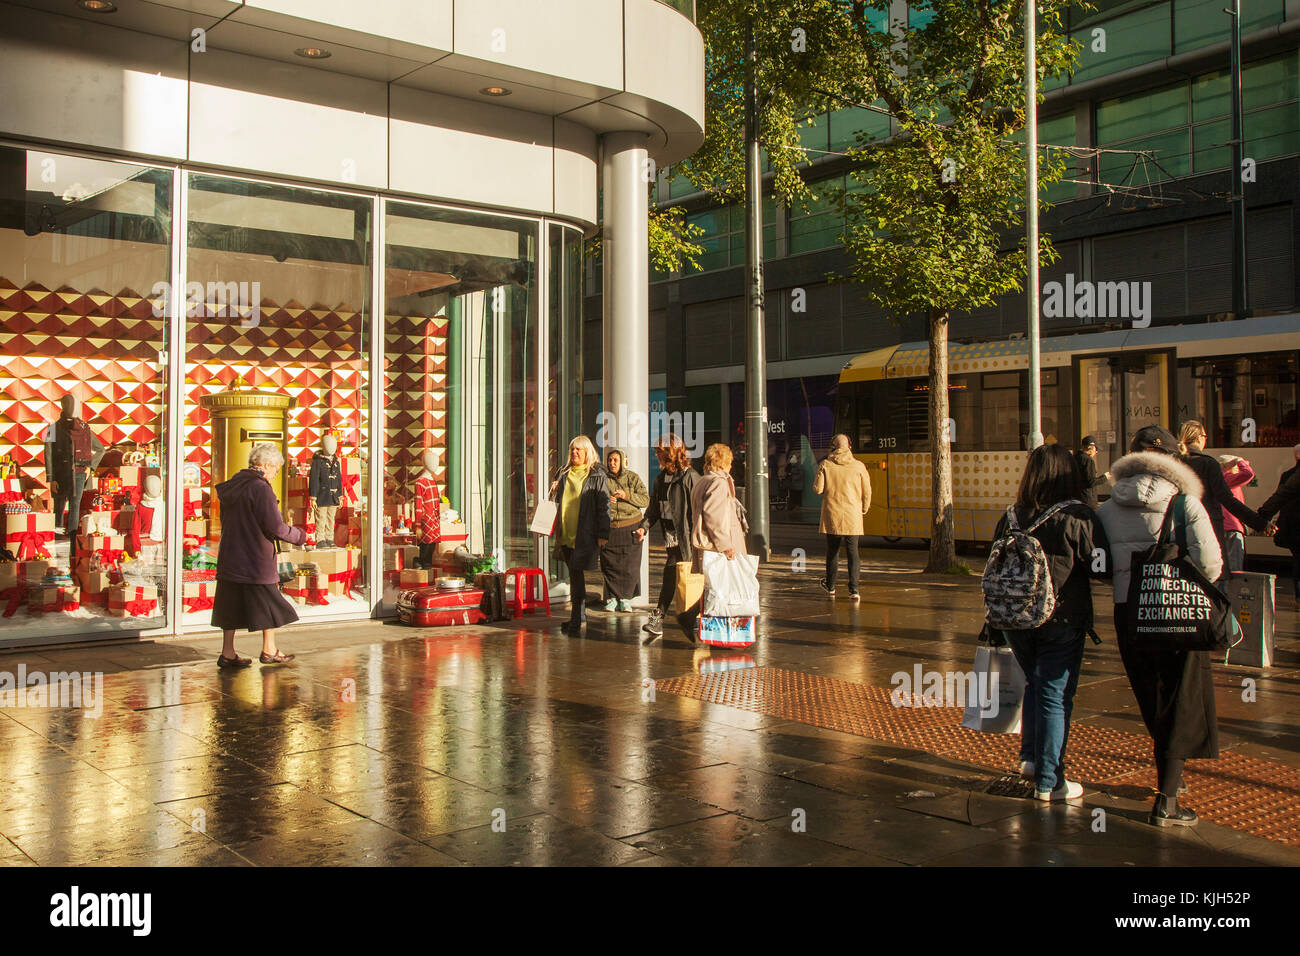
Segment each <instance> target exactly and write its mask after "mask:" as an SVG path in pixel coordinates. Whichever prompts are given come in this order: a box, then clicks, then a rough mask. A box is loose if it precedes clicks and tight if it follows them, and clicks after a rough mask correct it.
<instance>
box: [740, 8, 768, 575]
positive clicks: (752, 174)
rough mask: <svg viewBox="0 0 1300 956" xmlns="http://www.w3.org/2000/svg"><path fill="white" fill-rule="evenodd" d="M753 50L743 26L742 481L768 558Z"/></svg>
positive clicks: (755, 541)
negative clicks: (743, 356)
mask: <svg viewBox="0 0 1300 956" xmlns="http://www.w3.org/2000/svg"><path fill="white" fill-rule="evenodd" d="M757 71H758V50H757V48H756V47H755V45H754V23H753V20H752V19H751V20H749V21H748V22H747V23H746V25H745V223H746V226H745V280H746V281H745V300H746V301H745V307H746V315H747V318H748V321H747V322H746V323H745V479H746V485H747V488H748V494H747V495H746V497H747V498H748V499H749V500H748V501H747V502H746V505H747V507H748V512H749V544H750V551H751V552H752V553H754V554H757V555H758V556H759V557H760V558H761V559H762V560H764V561H766V560H768V559H769V558H770V557H771V538H770V537H769V533H768V529H769V526H768V500H767V351H766V345H765V342H764V335H763V167H762V165H761V164H760V162H759V152H758V89H757V82H756V79H755V77H756V75H757Z"/></svg>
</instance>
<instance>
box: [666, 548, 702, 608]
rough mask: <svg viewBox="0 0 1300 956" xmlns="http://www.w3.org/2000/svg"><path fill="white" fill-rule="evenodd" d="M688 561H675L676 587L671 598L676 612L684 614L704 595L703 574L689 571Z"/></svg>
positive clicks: (689, 563)
mask: <svg viewBox="0 0 1300 956" xmlns="http://www.w3.org/2000/svg"><path fill="white" fill-rule="evenodd" d="M691 567H692V565H691V562H690V561H678V562H677V588H676V590H675V592H674V595H673V598H674V601H675V607H676V608H677V613H678V614H685V613H686V612H687V611H690V610H691V609H692V608H694V607H695V606H696V605H697V604H699V603H700V598H702V597H703V596H704V575H703V574H695V573H694V572H692V571H691Z"/></svg>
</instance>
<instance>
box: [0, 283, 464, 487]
mask: <svg viewBox="0 0 1300 956" xmlns="http://www.w3.org/2000/svg"><path fill="white" fill-rule="evenodd" d="M446 325H447V320H446V319H445V318H441V317H435V318H422V317H406V316H390V317H389V318H388V329H389V331H388V334H387V335H386V339H387V341H386V342H385V346H386V347H387V349H388V355H389V359H388V362H387V372H386V375H385V379H386V381H385V387H386V389H387V396H386V401H385V410H384V411H385V418H386V420H387V427H386V429H385V432H386V435H385V438H386V449H387V450H388V454H387V455H386V457H387V458H389V459H391V461H390V467H391V465H396V466H397V467H398V469H399V471H400V478H401V480H402V481H403V482H404V483H405V481H406V479H407V477H408V474H407V473H409V480H410V482H413V481H414V477H415V474H417V473H418V463H419V457H420V450H421V449H422V448H424V447H439V446H443V445H444V442H445V438H444V436H445V429H446V407H447V405H446V402H447V396H446V361H447V356H446V343H447V338H446V335H447V331H446ZM361 336H362V319H361V316H360V315H359V314H358V313H357V311H356V310H355V309H353V308H350V307H348V306H342V305H341V306H336V307H334V308H330V307H325V306H320V305H316V306H313V307H312V308H307V307H305V306H303V305H301V304H299V303H297V302H289V303H286V304H285V305H283V306H280V305H276V304H275V303H272V302H269V301H265V300H264V301H263V302H262V304H261V316H260V321H259V323H258V324H257V325H256V326H252V327H249V328H244V327H243V325H242V323H241V322H240V320H239V319H238V318H213V317H204V318H194V319H191V320H189V323H188V332H187V346H186V352H187V354H186V363H185V369H186V376H185V393H186V400H187V401H186V424H185V432H186V439H187V444H186V449H187V450H186V455H185V457H186V460H187V461H193V462H196V463H197V464H198V465H199V466H200V467H201V468H202V469H203V480H204V482H205V483H206V481H207V479H208V477H209V476H208V473H207V466H208V464H209V459H210V452H209V448H208V441H209V439H210V438H211V433H210V431H209V428H208V423H209V416H208V412H207V411H206V410H205V409H203V408H201V407H200V406H199V404H198V400H199V397H200V396H201V395H206V394H210V393H213V392H219V391H222V390H224V389H226V388H228V387H230V386H231V385H233V384H234V383H235V381H236V379H238V378H241V377H242V378H243V379H244V380H245V381H246V382H247V383H248V384H249V385H251V386H254V387H259V388H266V389H270V390H275V391H279V392H283V393H285V394H287V395H290V396H292V397H293V398H294V399H295V406H294V408H293V409H291V410H290V413H289V419H290V420H289V448H290V456H291V457H292V458H294V459H296V460H298V461H300V462H306V461H309V460H310V458H311V455H312V453H313V452H314V450H315V448H316V447H317V445H318V443H319V439H320V435H321V432H322V430H326V429H333V430H336V431H337V432H338V433H339V451H340V453H341V454H345V455H357V454H362V455H364V454H365V448H366V443H365V436H366V434H367V427H368V422H369V415H368V414H367V409H366V396H367V391H368V383H369V373H368V365H367V360H366V356H365V353H364V351H363V349H362V338H361ZM165 348H166V343H165V342H164V340H163V320H162V319H161V318H155V317H154V315H153V304H152V302H151V301H150V300H148V299H146V298H144V297H143V296H141V295H139V294H138V293H137V292H135V291H133V290H130V289H124V290H122V291H120V292H118V293H117V294H116V295H110V294H108V293H105V292H102V291H100V290H93V291H91V292H81V291H77V290H73V289H68V288H63V289H59V290H54V291H51V290H49V289H46V288H44V287H42V286H40V285H39V284H36V283H29V284H28V285H27V286H25V287H24V288H22V289H19V288H18V287H17V286H16V285H15V284H14V283H13V282H11V281H9V280H7V279H5V278H3V277H0V455H4V454H9V455H12V456H13V458H14V460H15V461H16V462H17V463H18V464H19V465H20V466H21V467H22V469H23V472H24V473H25V474H26V475H27V476H29V477H30V478H32V479H34V480H35V481H36V482H37V483H39V484H42V485H43V484H44V479H45V469H44V452H45V449H44V446H43V444H42V441H41V436H42V434H43V433H44V431H45V428H46V427H47V426H48V425H49V423H50V422H53V421H54V420H55V419H56V418H58V416H59V399H60V398H61V397H62V396H63V395H64V394H67V393H69V392H71V393H72V394H74V395H76V396H77V397H78V398H80V399H81V400H82V402H83V403H84V406H85V407H84V410H83V412H82V416H83V417H84V418H85V419H86V420H87V421H89V422H90V424H91V427H92V428H93V429H94V431H95V434H96V435H98V436H99V438H100V440H101V441H102V442H104V444H105V445H112V444H116V443H119V442H134V443H136V444H144V443H148V442H157V441H158V439H159V437H160V430H161V428H162V410H163V403H164V402H165V400H166V383H165V374H166V369H165V368H164V367H163V365H161V364H160V361H162V360H165V356H164V355H163V352H164V350H165ZM445 458H446V456H445V455H444V456H443V461H444V463H445ZM395 477H396V476H395ZM441 479H442V476H439V480H441Z"/></svg>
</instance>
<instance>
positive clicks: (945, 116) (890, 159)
mask: <svg viewBox="0 0 1300 956" xmlns="http://www.w3.org/2000/svg"><path fill="white" fill-rule="evenodd" d="M1068 5H1069V2H1068V0H1039V2H1038V6H1037V9H1038V11H1039V13H1038V16H1039V19H1038V25H1039V30H1038V38H1037V56H1038V71H1039V74H1040V84H1041V81H1042V79H1044V78H1046V77H1054V76H1058V75H1060V74H1062V73H1064V72H1066V71H1068V70H1069V69H1070V68H1071V66H1072V65H1073V62H1074V47H1073V46H1072V45H1071V44H1070V43H1069V41H1068V39H1067V38H1066V37H1065V36H1064V35H1063V33H1062V32H1061V14H1062V11H1063V10H1064V9H1065V8H1066V7H1067V6H1068ZM841 7H842V9H843V10H844V16H845V17H846V18H847V19H850V20H853V21H854V27H855V28H856V30H857V42H858V47H859V49H860V50H861V54H860V56H859V59H861V60H864V61H865V63H866V69H865V70H864V71H863V72H862V73H861V74H859V75H858V77H857V79H858V80H859V81H860V84H861V85H860V88H859V89H858V90H857V91H856V92H855V93H854V94H853V95H855V96H856V97H858V101H859V102H863V103H865V102H871V101H873V100H874V101H879V102H880V103H881V104H882V105H883V108H884V109H885V110H887V111H888V112H889V114H890V115H891V116H892V117H893V119H894V121H895V122H896V124H897V128H898V134H897V135H895V136H894V137H893V138H892V139H891V140H890V141H889V142H887V143H885V144H883V145H879V144H876V145H869V144H867V143H866V142H865V140H863V138H862V137H861V136H860V137H859V141H860V145H859V147H858V148H856V149H855V150H853V151H852V152H853V155H854V156H855V157H856V158H857V159H859V160H861V162H862V165H861V166H860V167H859V168H857V169H856V170H855V171H854V172H853V173H852V174H851V175H852V178H853V179H854V180H855V181H856V183H857V184H858V186H859V188H855V189H851V190H849V191H847V192H846V193H845V194H844V195H843V196H842V204H843V208H844V211H845V218H846V228H845V232H844V235H843V239H844V245H845V248H846V250H847V251H848V252H849V253H850V254H851V255H852V257H853V259H854V261H855V267H854V273H853V275H854V278H855V279H857V280H858V281H860V282H862V283H863V284H864V285H865V286H866V289H867V294H868V295H870V296H871V297H872V298H873V299H875V300H876V301H877V302H878V303H879V304H880V305H881V306H882V307H883V308H884V309H885V310H886V312H888V313H891V314H893V315H894V316H899V317H901V316H904V315H907V314H909V313H914V312H917V311H923V312H925V313H926V314H927V316H928V339H929V346H930V375H929V395H928V398H929V430H930V460H931V486H932V505H933V513H932V527H931V535H930V558H929V563H928V564H927V566H926V570H927V571H947V570H949V569H951V568H953V567H954V566H955V565H956V563H957V561H956V549H955V542H954V535H953V498H952V456H951V447H950V444H951V439H952V438H954V437H955V436H953V435H951V433H950V430H949V426H950V416H949V403H948V323H949V317H950V315H951V314H952V313H953V312H969V311H972V310H974V309H977V308H981V307H984V306H989V305H993V304H994V303H995V302H996V300H997V298H998V296H999V295H1001V294H1003V293H1006V292H1011V291H1020V290H1021V289H1022V288H1023V278H1024V275H1025V271H1026V251H1027V250H1026V249H1025V248H1024V241H1023V239H1022V240H1021V242H1020V243H1019V245H1018V246H1017V247H1016V248H1015V249H1014V250H1012V251H1010V252H1003V251H1002V247H1003V245H1004V240H1005V237H1006V235H1007V233H1008V232H1010V231H1011V230H1013V229H1015V228H1017V227H1018V226H1020V225H1021V222H1022V217H1023V212H1024V206H1025V179H1026V175H1027V174H1026V165H1027V164H1026V157H1025V151H1024V148H1023V146H1021V145H1020V144H1018V143H1017V142H1015V141H1014V140H1013V136H1014V135H1015V134H1016V133H1017V132H1018V131H1021V130H1023V128H1024V117H1025V112H1024V110H1025V93H1024V88H1025V87H1024V58H1023V50H1024V32H1023V25H1022V24H1023V20H1022V17H1023V13H1024V2H1023V0H929V3H928V7H929V9H930V10H931V11H932V13H933V19H931V20H930V21H929V22H928V23H925V24H924V25H923V26H919V27H913V26H908V25H907V24H902V23H894V24H891V35H890V36H882V35H881V34H880V33H879V31H874V30H872V29H871V27H870V25H869V23H868V20H867V18H866V17H865V16H864V13H865V11H866V10H867V9H872V8H874V9H884V8H887V7H888V3H886V2H870V3H857V4H842V5H841ZM849 8H852V9H849ZM1040 166H1041V172H1040V176H1039V184H1040V189H1041V188H1042V187H1043V186H1046V185H1049V184H1051V183H1052V182H1055V181H1057V180H1059V179H1060V177H1061V175H1062V173H1063V171H1064V163H1063V162H1053V161H1049V160H1048V159H1047V157H1046V156H1043V157H1040ZM1040 205H1041V206H1043V207H1046V205H1047V204H1046V203H1042V202H1041V201H1040ZM1040 247H1041V248H1040V252H1039V255H1040V262H1041V263H1043V264H1050V263H1051V262H1054V261H1055V260H1056V258H1057V255H1056V252H1055V250H1054V249H1053V248H1052V246H1051V243H1050V241H1048V240H1045V239H1044V240H1042V241H1041V242H1040Z"/></svg>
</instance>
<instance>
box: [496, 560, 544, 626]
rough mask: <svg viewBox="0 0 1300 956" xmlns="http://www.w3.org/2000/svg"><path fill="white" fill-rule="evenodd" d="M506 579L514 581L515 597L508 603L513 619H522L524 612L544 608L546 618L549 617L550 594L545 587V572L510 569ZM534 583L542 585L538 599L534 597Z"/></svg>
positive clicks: (538, 569)
mask: <svg viewBox="0 0 1300 956" xmlns="http://www.w3.org/2000/svg"><path fill="white" fill-rule="evenodd" d="M506 577H508V578H514V581H515V597H514V600H513V601H511V602H510V606H511V607H512V608H514V611H515V617H523V616H524V613H525V612H526V611H534V610H536V609H537V608H545V610H546V616H547V617H550V616H551V592H550V589H548V588H547V586H546V572H545V571H543V570H542V569H541V568H510V569H509V570H507V571H506ZM534 581H536V582H540V583H541V585H542V596H541V598H540V599H539V598H537V597H536V593H537V589H536V588H535V587H533V582H534Z"/></svg>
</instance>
